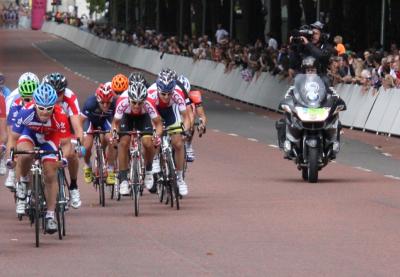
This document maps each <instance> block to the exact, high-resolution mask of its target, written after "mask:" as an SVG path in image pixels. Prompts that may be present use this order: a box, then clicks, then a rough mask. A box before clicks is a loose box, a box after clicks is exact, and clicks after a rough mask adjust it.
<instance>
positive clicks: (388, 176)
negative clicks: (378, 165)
mask: <svg viewBox="0 0 400 277" xmlns="http://www.w3.org/2000/svg"><path fill="white" fill-rule="evenodd" d="M384 176H385V177H386V178H390V179H394V180H398V181H399V180H400V177H397V176H393V175H384Z"/></svg>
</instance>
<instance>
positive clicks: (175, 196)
mask: <svg viewBox="0 0 400 277" xmlns="http://www.w3.org/2000/svg"><path fill="white" fill-rule="evenodd" d="M167 165H168V171H169V172H168V174H169V178H168V179H169V184H170V186H171V194H170V195H171V207H173V205H174V203H173V202H174V201H175V205H176V209H177V210H179V208H180V206H179V198H180V196H179V190H178V184H177V178H176V170H175V164H174V160H173V158H172V155H168V158H167Z"/></svg>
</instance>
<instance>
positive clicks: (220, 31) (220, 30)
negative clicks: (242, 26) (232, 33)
mask: <svg viewBox="0 0 400 277" xmlns="http://www.w3.org/2000/svg"><path fill="white" fill-rule="evenodd" d="M228 36H229V33H228V31H226V30H225V29H224V28H222V24H221V23H218V24H217V31H216V32H215V39H216V41H217V43H221V41H222V40H223V39H225V38H226V37H228Z"/></svg>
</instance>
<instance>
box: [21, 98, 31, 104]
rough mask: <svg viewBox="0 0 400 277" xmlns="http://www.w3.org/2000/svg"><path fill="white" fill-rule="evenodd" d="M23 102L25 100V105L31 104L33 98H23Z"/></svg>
mask: <svg viewBox="0 0 400 277" xmlns="http://www.w3.org/2000/svg"><path fill="white" fill-rule="evenodd" d="M22 100H24V102H25V103H28V102H31V100H32V98H22Z"/></svg>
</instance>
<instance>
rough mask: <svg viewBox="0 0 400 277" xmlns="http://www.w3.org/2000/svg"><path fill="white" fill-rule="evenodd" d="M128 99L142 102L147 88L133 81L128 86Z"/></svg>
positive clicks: (145, 96)
mask: <svg viewBox="0 0 400 277" xmlns="http://www.w3.org/2000/svg"><path fill="white" fill-rule="evenodd" d="M128 96H129V100H131V101H134V102H143V101H144V100H146V98H147V88H146V86H145V85H144V84H143V83H140V82H135V83H133V84H131V85H130V86H129V88H128Z"/></svg>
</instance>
